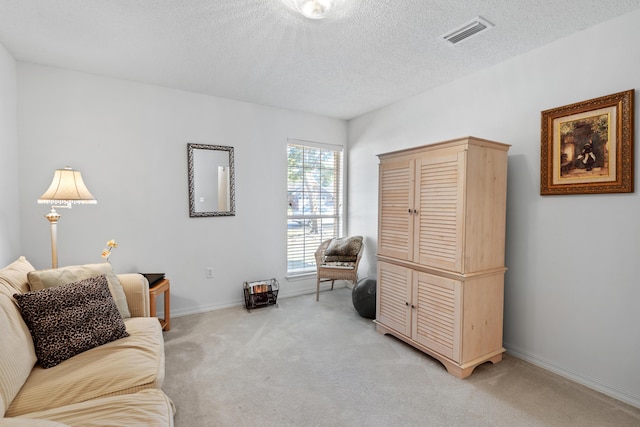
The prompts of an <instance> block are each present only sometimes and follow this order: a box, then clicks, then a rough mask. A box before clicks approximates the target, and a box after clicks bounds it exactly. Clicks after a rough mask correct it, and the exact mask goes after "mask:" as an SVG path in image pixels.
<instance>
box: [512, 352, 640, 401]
mask: <svg viewBox="0 0 640 427" xmlns="http://www.w3.org/2000/svg"><path fill="white" fill-rule="evenodd" d="M503 345H504V348H505V349H506V350H507V352H508V353H509V354H511V355H513V356H515V357H517V358H519V359H522V360H525V361H527V362H529V363H531V364H533V365H536V366H539V367H541V368H543V369H546V370H547V371H551V372H553V373H554V374H558V375H560V376H562V377H565V378H568V379H570V380H572V381H575V382H577V383H578V384H582V385H584V386H586V387H589V388H591V389H593V390H596V391H599V392H600V393H603V394H606V395H607V396H610V397H613V398H614V399H618V400H620V401H622V402H625V403H628V404H629V405H632V406H635V407H636V408H640V396H635V395H633V394H630V393H628V392H626V391H624V390H620V389H618V388H616V387H612V386H611V385H609V384H604V383H602V382H600V381H597V380H594V379H591V378H586V377H584V376H582V375H580V374H578V373H576V372H572V371H569V370H567V369H564V368H560V367H559V366H556V365H555V364H553V363H552V362H550V361H548V360H545V359H542V358H540V357H538V356H536V355H534V354H531V353H529V352H527V351H525V350H522V349H520V348H518V347H516V346H512V345H509V344H507V343H504V344H503Z"/></svg>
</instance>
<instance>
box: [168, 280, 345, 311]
mask: <svg viewBox="0 0 640 427" xmlns="http://www.w3.org/2000/svg"><path fill="white" fill-rule="evenodd" d="M346 286H347V285H344V284H341V283H339V282H336V284H335V286H334V289H338V288H341V287H346ZM320 292H322V290H321V291H320ZM315 293H316V288H315V284H314V285H313V286H312V287H306V288H295V290H289V291H288V292H282V290H280V292H279V293H278V300H280V299H284V298H293V297H299V296H301V295H310V294H315ZM232 307H244V300H243V299H241V298H239V299H237V300H236V301H233V302H231V303H227V304H219V305H216V304H214V305H207V306H204V307H198V308H195V309H182V310H180V309H178V310H174V309H173V308H172V309H171V317H182V316H188V315H190V314H199V313H206V312H208V311H215V310H222V309H225V308H232ZM163 316H164V313H163V312H161V311H158V317H160V318H162V317H163Z"/></svg>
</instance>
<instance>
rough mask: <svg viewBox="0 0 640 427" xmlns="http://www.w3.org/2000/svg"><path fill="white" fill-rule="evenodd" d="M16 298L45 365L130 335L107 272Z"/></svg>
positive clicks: (39, 356) (56, 362) (50, 364)
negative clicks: (114, 296)
mask: <svg viewBox="0 0 640 427" xmlns="http://www.w3.org/2000/svg"><path fill="white" fill-rule="evenodd" d="M13 297H14V298H15V299H16V300H17V301H18V305H19V306H20V311H21V312H22V318H23V319H24V321H25V323H26V324H27V326H28V327H29V331H30V332H31V336H32V338H33V344H34V346H35V350H36V355H37V356H38V361H39V362H40V364H41V365H42V367H43V368H51V367H53V366H56V365H58V364H59V363H61V362H63V361H65V360H67V359H69V358H71V357H73V356H75V355H76V354H80V353H82V352H84V351H87V350H90V349H92V348H94V347H98V346H100V345H103V344H106V343H108V342H111V341H115V340H117V339H120V338H125V337H128V336H129V334H128V333H127V331H126V327H125V325H124V322H123V320H122V317H121V316H120V313H119V312H118V307H117V306H116V303H115V301H114V299H113V297H112V296H111V292H109V285H108V282H107V278H106V276H105V275H104V274H103V275H100V276H96V277H91V278H89V279H85V280H81V281H78V282H74V283H69V284H66V285H60V286H56V287H53V288H46V289H42V290H39V291H34V292H27V293H24V294H14V295H13Z"/></svg>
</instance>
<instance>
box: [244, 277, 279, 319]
mask: <svg viewBox="0 0 640 427" xmlns="http://www.w3.org/2000/svg"><path fill="white" fill-rule="evenodd" d="M242 287H243V291H244V307H245V308H246V309H247V311H249V312H251V309H252V308H259V307H266V306H268V305H278V303H277V300H278V288H279V285H278V281H277V280H276V279H268V280H258V281H256V282H244V285H243V286H242Z"/></svg>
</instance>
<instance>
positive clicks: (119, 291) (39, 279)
mask: <svg viewBox="0 0 640 427" xmlns="http://www.w3.org/2000/svg"><path fill="white" fill-rule="evenodd" d="M102 274H104V275H105V276H106V277H107V282H108V283H109V290H110V291H111V295H112V296H113V299H114V300H115V302H116V306H118V311H119V312H120V316H122V318H123V319H128V318H129V317H131V313H130V312H129V306H128V305H127V297H126V296H125V294H124V289H123V288H122V285H121V284H120V280H118V277H117V276H116V274H115V273H114V272H113V268H111V264H110V263H108V262H102V263H98V264H84V265H72V266H68V267H62V268H56V269H50V270H36V271H32V272H30V273H29V274H28V276H27V277H28V278H29V285H30V287H31V290H32V291H39V290H41V289H45V288H51V287H54V286H60V285H65V284H67V283H73V282H78V281H80V280H84V279H88V278H90V277H95V276H100V275H102Z"/></svg>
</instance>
